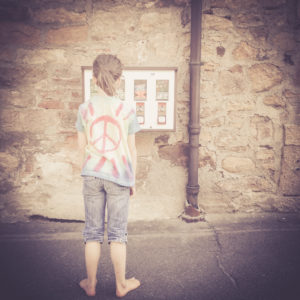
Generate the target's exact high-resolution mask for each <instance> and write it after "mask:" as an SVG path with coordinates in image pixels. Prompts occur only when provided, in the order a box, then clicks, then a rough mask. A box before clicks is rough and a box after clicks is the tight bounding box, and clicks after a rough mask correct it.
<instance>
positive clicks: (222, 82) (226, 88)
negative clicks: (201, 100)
mask: <svg viewBox="0 0 300 300" xmlns="http://www.w3.org/2000/svg"><path fill="white" fill-rule="evenodd" d="M245 87H246V83H245V79H244V78H243V77H242V76H241V75H240V74H238V73H232V72H230V71H222V72H220V74H219V84H218V89H219V91H220V93H221V95H222V96H228V95H237V94H241V93H243V91H244V90H245Z"/></svg>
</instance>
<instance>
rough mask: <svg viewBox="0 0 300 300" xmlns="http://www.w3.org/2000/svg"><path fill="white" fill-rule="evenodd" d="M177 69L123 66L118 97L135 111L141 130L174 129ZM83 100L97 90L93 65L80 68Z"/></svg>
mask: <svg viewBox="0 0 300 300" xmlns="http://www.w3.org/2000/svg"><path fill="white" fill-rule="evenodd" d="M176 71H177V69H176V68H133V67H132V68H124V70H123V73H122V76H121V82H120V87H119V89H118V91H117V93H118V97H119V98H120V99H121V100H123V101H127V102H129V103H130V104H131V105H132V106H133V107H134V108H135V110H136V115H137V119H138V122H139V123H140V126H141V128H142V130H151V131H159V130H164V131H174V130H175V119H176V118H175V111H176V110H175V105H176V101H175V87H176ZM82 79H83V80H82V82H83V100H84V101H87V100H88V99H89V98H90V97H91V96H92V95H93V94H95V93H97V89H96V86H95V84H94V82H93V80H92V68H91V67H82Z"/></svg>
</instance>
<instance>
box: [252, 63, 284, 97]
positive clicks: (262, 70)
mask: <svg viewBox="0 0 300 300" xmlns="http://www.w3.org/2000/svg"><path fill="white" fill-rule="evenodd" d="M248 76H249V79H250V82H251V85H252V89H253V90H254V91H255V92H263V91H268V90H270V89H271V88H272V87H274V86H277V85H279V84H280V83H281V81H282V80H283V74H282V72H281V70H280V69H279V68H278V67H276V66H274V65H272V64H269V63H262V64H255V65H253V66H252V67H250V68H249V69H248Z"/></svg>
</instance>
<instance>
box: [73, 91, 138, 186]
mask: <svg viewBox="0 0 300 300" xmlns="http://www.w3.org/2000/svg"><path fill="white" fill-rule="evenodd" d="M76 128H77V130H78V131H83V132H85V135H86V138H87V146H86V156H85V162H84V164H83V167H82V172H81V175H82V176H94V177H99V178H103V179H106V180H109V181H112V182H115V183H117V184H119V185H122V186H134V184H135V183H134V174H133V168H132V160H131V155H130V151H129V148H128V143H127V138H128V135H131V134H135V133H136V132H138V131H139V130H140V126H139V124H138V121H137V118H136V115H135V111H134V109H132V108H131V107H130V106H129V105H128V104H127V103H126V102H123V101H121V100H120V99H118V98H115V97H108V96H107V97H104V96H100V95H96V96H93V97H92V98H91V99H90V100H89V101H87V102H84V103H82V104H81V105H80V107H79V110H78V117H77V122H76Z"/></svg>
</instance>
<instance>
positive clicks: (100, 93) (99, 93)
mask: <svg viewBox="0 0 300 300" xmlns="http://www.w3.org/2000/svg"><path fill="white" fill-rule="evenodd" d="M98 95H100V96H104V97H109V96H108V95H107V94H106V93H105V92H104V91H103V90H102V89H101V88H100V87H98Z"/></svg>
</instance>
